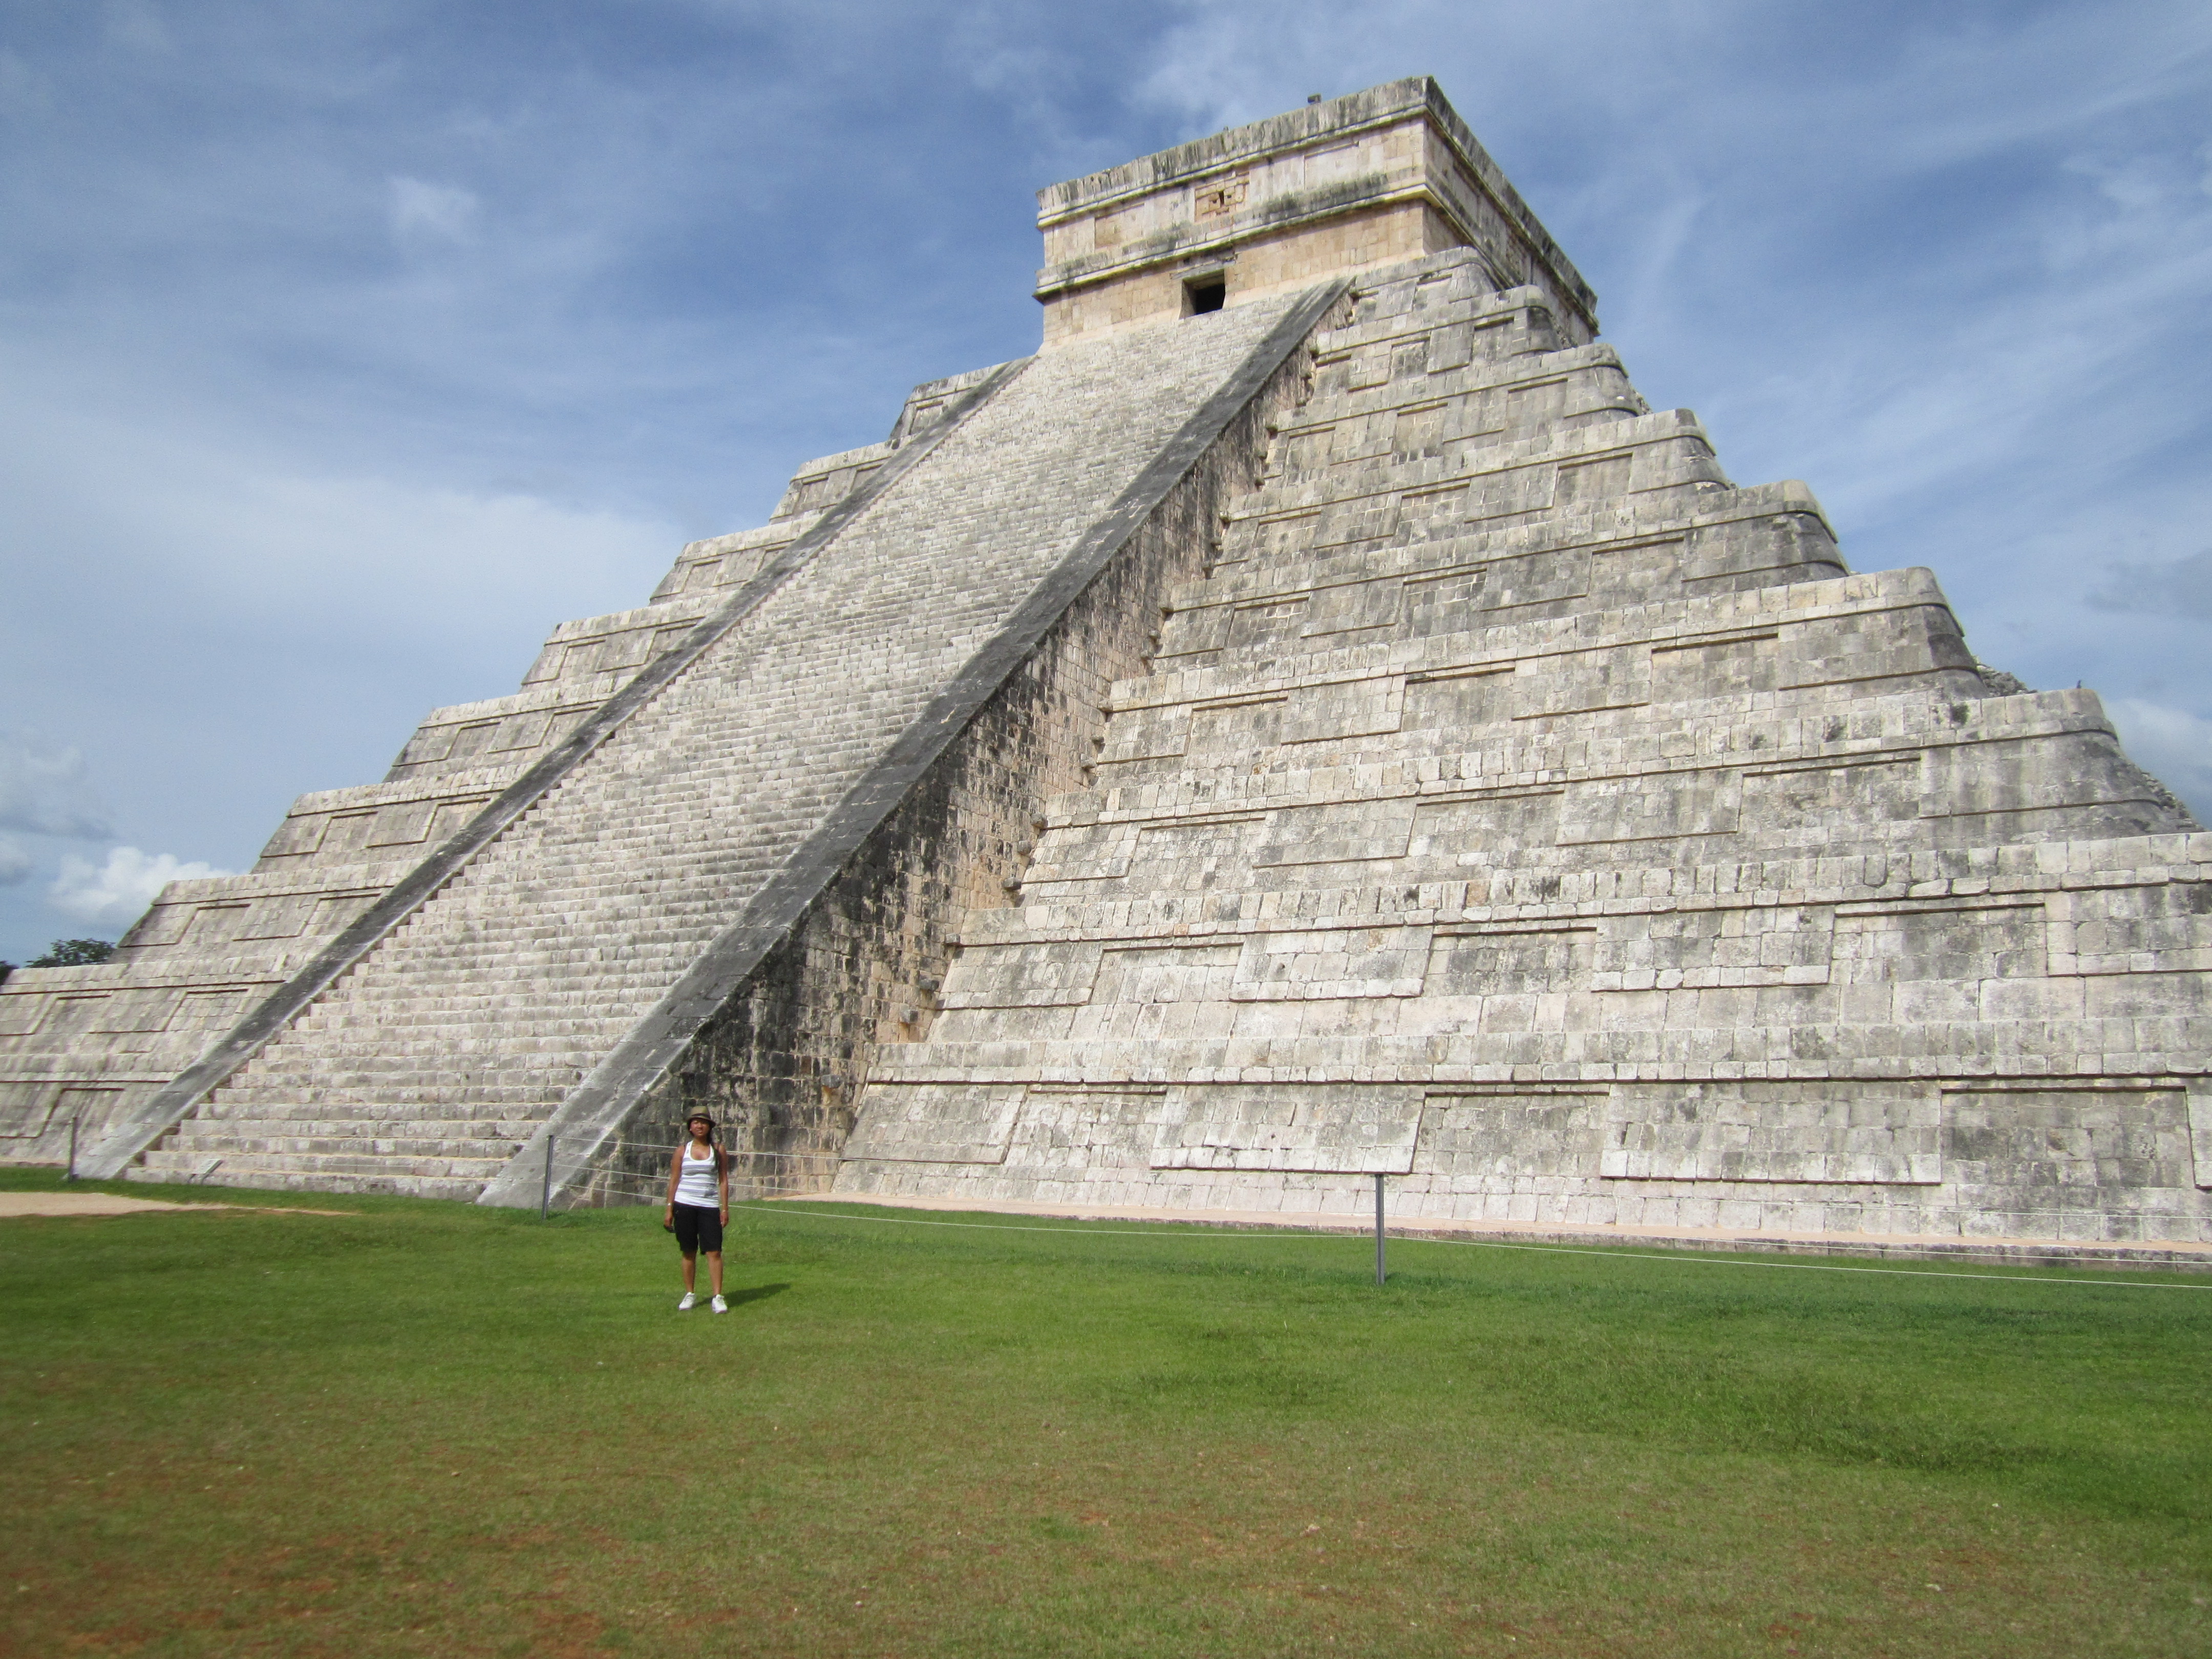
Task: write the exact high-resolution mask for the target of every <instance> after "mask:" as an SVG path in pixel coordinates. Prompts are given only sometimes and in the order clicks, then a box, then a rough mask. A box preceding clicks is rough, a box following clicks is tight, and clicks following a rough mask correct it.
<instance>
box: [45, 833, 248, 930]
mask: <svg viewBox="0 0 2212 1659" xmlns="http://www.w3.org/2000/svg"><path fill="white" fill-rule="evenodd" d="M233 873H234V872H232V871H228V870H218V869H216V867H215V866H213V865H211V864H198V863H193V864H185V863H182V862H179V860H178V858H177V855H176V854H173V853H157V854H146V853H142V852H140V851H139V850H138V849H137V848H135V847H118V848H115V849H113V850H112V852H110V853H109V854H108V855H107V862H106V864H104V865H95V864H94V863H92V862H91V861H90V860H86V859H81V858H77V857H76V856H75V855H73V854H72V855H70V856H66V857H64V859H63V860H62V872H61V875H60V878H58V879H57V880H56V881H55V883H54V884H53V886H52V888H51V889H49V890H48V891H47V895H46V896H47V897H48V899H50V900H51V901H52V903H53V907H54V908H56V909H57V910H62V911H65V912H67V913H68V914H69V915H72V916H76V917H77V918H79V919H80V920H82V921H94V922H107V923H110V924H112V925H116V926H120V925H121V924H123V923H125V922H130V921H137V919H138V917H139V916H140V915H143V913H144V911H145V909H146V907H147V906H148V905H149V904H151V903H152V902H154V901H155V898H157V897H159V896H160V895H161V890H162V889H163V888H164V887H167V885H168V884H170V883H171V882H173V881H197V880H200V879H202V878H204V877H208V876H228V875H231V874H233Z"/></svg>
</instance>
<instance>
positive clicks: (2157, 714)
mask: <svg viewBox="0 0 2212 1659" xmlns="http://www.w3.org/2000/svg"><path fill="white" fill-rule="evenodd" d="M2105 712H2106V714H2109V715H2111V716H2112V726H2113V727H2114V729H2115V730H2117V731H2118V732H2119V734H2120V742H2121V744H2122V745H2123V746H2124V747H2125V749H2126V750H2127V751H2128V754H2129V756H2130V757H2131V758H2132V759H2133V760H2134V761H2135V762H2136V764H2138V765H2140V766H2142V768H2143V769H2145V770H2147V771H2149V772H2152V773H2154V774H2155V775H2157V776H2158V777H2159V778H2160V780H2161V781H2163V782H2164V783H2165V784H2166V787H2168V788H2170V789H2172V791H2173V793H2175V794H2177V795H2179V796H2180V797H2181V798H2182V799H2184V800H2185V801H2187V802H2188V803H2189V807H2190V810H2191V811H2193V812H2195V813H2196V814H2197V821H2198V822H2199V823H2212V720H2205V719H2203V717H2201V716H2199V715H2197V714H2191V713H2190V712H2189V711H2188V710H2187V709H2185V708H2166V707H2165V706H2164V705H2163V704H2160V703H2154V702H2144V701H2143V700H2142V698H2140V697H2107V698H2106V699H2105Z"/></svg>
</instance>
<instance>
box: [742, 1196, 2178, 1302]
mask: <svg viewBox="0 0 2212 1659" xmlns="http://www.w3.org/2000/svg"><path fill="white" fill-rule="evenodd" d="M730 1207H731V1208H732V1209H740V1208H742V1209H746V1210H750V1211H752V1212H756V1213H757V1214H761V1215H781V1216H804V1217H805V1218H807V1219H809V1220H814V1221H870V1222H876V1223H878V1224H880V1225H885V1226H896V1227H957V1228H964V1229H967V1230H969V1231H975V1232H984V1233H1071V1234H1074V1235H1076V1236H1078V1237H1097V1235H1099V1234H1102V1233H1103V1234H1109V1235H1118V1236H1121V1237H1132V1238H1168V1237H1173V1238H1217V1237H1218V1238H1248V1239H1249V1238H1307V1239H1335V1240H1342V1239H1343V1238H1344V1237H1346V1235H1345V1234H1342V1233H1326V1232H1316V1231H1312V1230H1310V1229H1308V1228H1304V1227H1206V1228H1204V1229H1203V1230H1199V1229H1193V1230H1192V1231H1187V1232H1174V1233H1170V1232H1166V1231H1159V1230H1158V1229H1155V1228H1152V1227H1040V1226H1032V1225H1027V1224H1016V1223H1004V1222H993V1221H927V1220H923V1219H922V1218H920V1217H917V1216H895V1215H848V1214H846V1213H844V1212H842V1211H838V1210H817V1209H812V1208H805V1209H801V1208H798V1207H795V1206H789V1205H781V1204H779V1205H776V1206H773V1207H771V1206H767V1205H763V1204H757V1203H749V1204H744V1205H734V1204H733V1205H732V1206H730ZM1172 1225H1174V1224H1173V1223H1171V1222H1163V1223H1160V1224H1158V1226H1159V1228H1160V1229H1164V1228H1166V1227H1170V1226H1172ZM1360 1236H1361V1237H1364V1233H1363V1234H1362V1235H1360ZM1399 1241H1400V1243H1410V1244H1460V1245H1467V1246H1470V1247H1472V1248H1474V1249H1483V1250H1526V1251H1529V1252H1532V1253H1534V1254H1537V1255H1594V1256H1597V1257H1600V1258H1601V1259H1602V1260H1605V1261H1661V1262H1671V1263H1676V1264H1680V1265H1684V1266H1692V1265H1694V1266H1697V1267H1779V1268H1794V1269H1796V1270H1797V1271H1798V1272H1801V1273H1887V1274H1894V1275H1897V1276H1899V1277H1902V1278H1906V1279H1982V1280H1985V1281H1988V1282H1991V1283H1996V1284H2015V1285H2104V1286H2106V1287H2108V1288H2111V1289H2115V1290H2123V1291H2212V1285H2188V1284H2172V1283H2168V1282H2166V1281H2163V1280H2141V1279H2052V1278H2050V1277H2048V1276H2046V1275H2044V1274H2041V1273H1960V1272H1959V1271H1958V1270H1957V1269H1955V1268H1949V1267H1851V1266H1846V1265H1844V1264H1843V1263H1840V1262H1833V1261H1764V1260H1758V1259H1753V1258H1750V1257H1747V1256H1729V1255H1713V1254H1711V1253H1707V1252H1699V1251H1692V1250H1685V1251H1680V1252H1677V1253H1674V1254H1672V1255H1651V1254H1650V1253H1648V1252H1644V1251H1638V1250H1626V1249H1587V1248H1583V1247H1581V1246H1577V1245H1571V1244H1522V1243H1513V1242H1511V1241H1509V1240H1506V1239H1497V1238H1419V1239H1409V1238H1407V1237H1405V1236H1404V1235H1403V1234H1402V1233H1401V1235H1400V1236H1399Z"/></svg>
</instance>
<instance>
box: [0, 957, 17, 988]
mask: <svg viewBox="0 0 2212 1659" xmlns="http://www.w3.org/2000/svg"><path fill="white" fill-rule="evenodd" d="M14 972H15V963H12V962H0V985H5V984H6V983H7V982H8V975H10V974H12V973H14Z"/></svg>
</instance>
